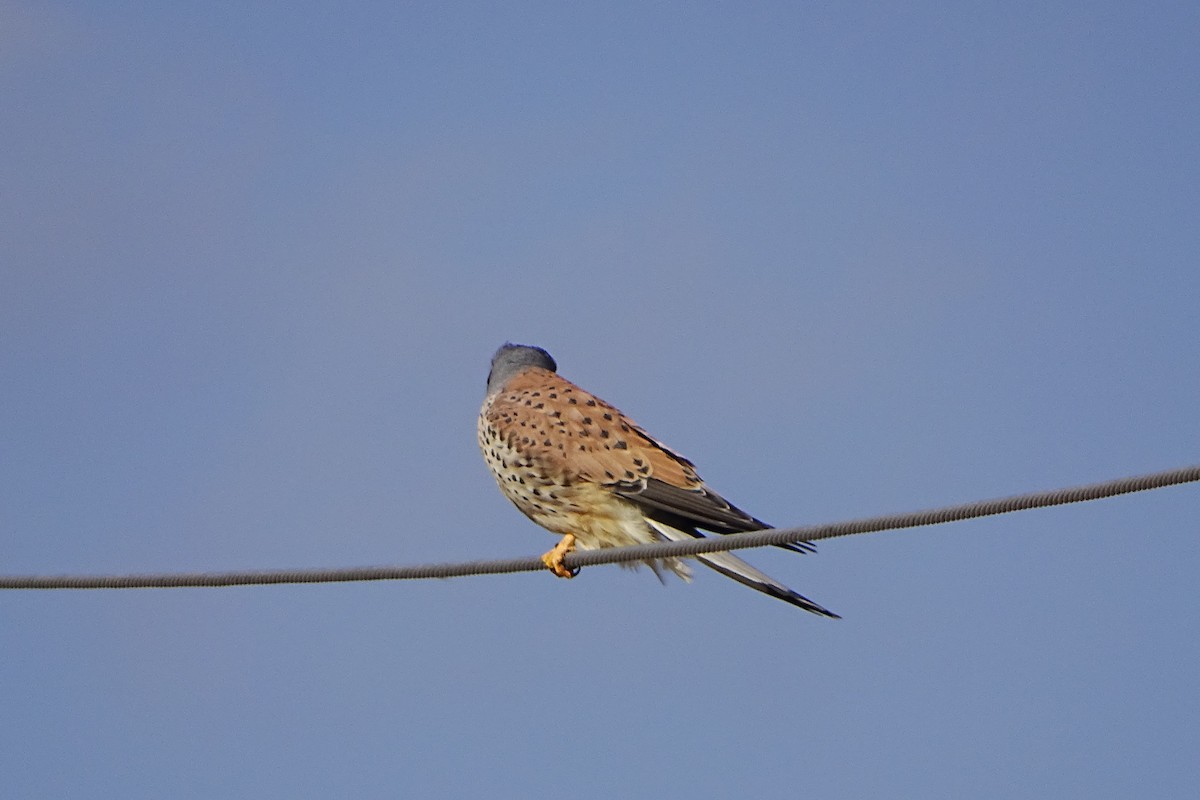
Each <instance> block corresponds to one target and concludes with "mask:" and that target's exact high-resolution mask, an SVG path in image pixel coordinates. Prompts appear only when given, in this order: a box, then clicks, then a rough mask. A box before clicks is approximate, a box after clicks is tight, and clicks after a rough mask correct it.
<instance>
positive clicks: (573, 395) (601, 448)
mask: <svg viewBox="0 0 1200 800" xmlns="http://www.w3.org/2000/svg"><path fill="white" fill-rule="evenodd" d="M557 369H558V366H557V364H556V363H555V361H554V359H553V358H552V357H551V356H550V354H549V353H547V352H546V351H545V350H542V349H541V348H538V347H528V346H525V345H512V344H506V345H504V346H503V347H501V348H500V349H499V350H498V351H497V352H496V354H495V356H494V357H493V358H492V370H491V373H490V374H489V375H488V385H487V396H486V398H485V400H484V403H483V408H482V409H481V410H480V413H479V425H478V433H479V447H480V449H481V450H482V451H483V457H484V460H485V461H486V462H487V465H488V468H489V469H490V470H491V472H492V474H493V476H495V478H496V482H497V484H499V486H500V489H501V491H502V492H503V493H504V495H505V496H506V497H508V499H509V500H511V501H512V502H513V504H514V505H516V507H517V508H518V509H520V511H521V512H522V513H524V514H525V515H526V516H527V517H529V518H530V519H531V520H533V521H534V522H536V523H537V524H538V525H541V526H542V527H543V528H546V529H548V530H550V531H552V532H554V533H558V534H561V535H562V536H563V537H564V539H563V542H561V543H560V544H559V546H558V547H556V548H555V549H554V550H552V551H550V553H547V554H546V556H545V557H543V560H545V561H546V563H547V565H548V566H550V568H551V569H553V570H554V571H555V573H556V574H559V575H562V576H564V577H566V576H568V575H569V573H567V572H566V571H565V570H564V569H563V568H562V557H563V555H565V553H566V552H568V551H569V550H570V549H571V547H572V546H576V545H577V546H578V547H580V548H581V549H585V550H591V549H596V548H601V547H621V546H625V545H632V544H646V543H650V542H657V541H663V540H681V539H687V538H692V537H700V536H703V534H702V533H700V530H707V531H713V532H716V533H736V532H739V531H752V530H761V529H764V528H768V527H770V526H769V525H767V524H766V523H764V522H762V521H761V520H758V519H755V518H754V517H752V516H750V515H749V514H747V513H746V512H744V511H742V510H741V509H739V508H737V507H736V506H734V505H733V504H731V503H729V502H728V501H727V500H725V499H724V498H723V497H721V496H720V495H719V494H717V493H716V492H714V491H713V490H711V489H709V488H708V487H707V486H706V485H705V484H704V481H703V480H701V478H700V476H699V475H698V474H697V472H696V468H695V465H694V464H692V462H690V461H688V460H687V459H686V458H684V457H683V456H681V455H680V454H678V453H676V452H675V451H673V450H671V449H669V448H667V447H666V446H665V445H663V444H662V443H661V442H659V441H658V440H656V439H655V438H654V437H652V436H651V435H650V434H649V433H647V432H646V431H645V430H643V429H642V428H641V427H639V426H638V425H637V424H636V423H634V422H633V421H632V420H630V419H629V418H628V417H626V416H625V415H624V414H622V413H621V412H620V411H619V410H618V409H617V408H615V407H614V406H611V405H609V404H608V403H606V402H604V401H603V400H601V399H600V398H598V397H595V396H594V395H592V394H590V393H588V392H587V391H585V390H583V389H581V388H580V387H578V386H576V385H575V384H573V383H571V382H570V381H568V380H566V379H565V378H563V377H561V376H559V375H558V374H557ZM784 547H785V548H786V549H789V550H795V551H800V552H803V551H811V550H813V549H814V548H813V547H812V545H810V544H808V543H805V542H801V543H797V544H794V545H784ZM697 560H699V561H701V562H702V563H703V564H705V565H706V566H709V567H711V568H713V569H714V570H716V571H718V572H720V573H721V574H723V575H726V576H727V577H730V578H733V579H734V580H736V581H739V582H740V583H743V584H745V585H747V586H750V587H751V588H754V589H757V590H759V591H761V592H764V593H766V594H769V595H771V596H773V597H778V598H779V599H781V600H784V601H786V602H789V603H792V604H793V605H796V606H799V607H800V608H803V609H805V610H807V611H812V612H813V613H816V614H824V615H825V616H830V617H836V616H837V615H836V614H834V613H832V612H830V611H828V610H827V609H824V608H822V607H821V606H819V605H817V604H816V603H813V602H812V601H811V600H809V599H807V598H805V597H803V596H801V595H799V594H797V593H796V592H794V591H792V590H791V589H789V588H787V587H786V586H784V585H783V584H780V583H778V582H777V581H775V580H774V579H772V578H770V577H768V576H767V575H764V574H763V573H761V572H759V571H758V570H756V569H755V568H754V567H752V566H750V565H749V564H747V563H746V562H745V561H742V560H741V559H739V558H737V557H735V556H733V555H732V554H730V553H708V554H704V555H701V556H697ZM647 564H648V565H649V566H650V567H651V568H652V569H653V570H654V571H655V573H657V574H660V576H661V572H662V570H664V569H665V570H668V571H670V572H673V573H675V574H676V575H678V576H679V577H681V578H683V579H685V580H688V579H690V576H691V572H690V570H689V569H688V567H687V564H686V563H684V561H683V560H681V559H674V558H672V559H665V560H662V561H654V562H647Z"/></svg>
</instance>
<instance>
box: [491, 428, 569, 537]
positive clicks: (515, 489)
mask: <svg viewBox="0 0 1200 800" xmlns="http://www.w3.org/2000/svg"><path fill="white" fill-rule="evenodd" d="M479 448H480V450H482V451H483V458H484V461H485V462H487V465H488V469H489V470H491V472H492V475H493V476H494V477H495V479H496V483H497V484H498V485H499V486H500V490H501V491H502V492H503V493H504V495H505V496H506V497H507V498H508V499H509V500H511V501H512V502H513V503H514V504H515V505H516V506H517V508H519V509H520V510H521V511H522V512H523V513H524V514H525V515H526V516H528V517H529V518H530V519H532V520H533V521H534V522H537V523H538V524H539V525H542V526H544V527H547V528H550V529H551V530H555V529H557V528H559V527H565V526H566V522H565V520H561V521H560V520H557V518H559V517H566V516H569V515H571V514H573V513H578V512H579V511H580V510H581V509H580V508H579V506H578V504H577V503H576V501H575V495H576V490H575V487H574V486H573V485H572V482H571V481H570V480H568V478H567V477H566V475H565V474H564V473H563V471H562V470H561V469H560V468H558V466H557V465H556V464H555V463H554V460H553V459H547V458H545V457H544V455H545V454H544V453H542V452H540V451H541V450H543V448H540V447H539V446H538V445H537V443H536V442H534V441H533V440H532V438H531V437H530V436H528V435H526V436H525V437H524V440H522V438H521V436H520V434H519V433H517V434H513V433H509V434H508V435H505V434H504V433H503V432H501V431H500V430H498V429H497V428H496V426H494V425H492V424H491V423H489V422H487V421H486V420H482V419H481V421H480V425H479Z"/></svg>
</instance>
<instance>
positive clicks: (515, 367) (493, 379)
mask: <svg viewBox="0 0 1200 800" xmlns="http://www.w3.org/2000/svg"><path fill="white" fill-rule="evenodd" d="M529 367H541V368H542V369H548V370H550V371H551V372H557V371H558V364H555V363H554V359H553V358H552V357H551V356H550V354H549V353H547V352H546V351H545V350H543V349H542V348H540V347H532V346H530V345H527V344H512V343H511V342H509V343H506V344H504V345H503V346H501V348H500V349H499V350H497V351H496V355H494V356H492V371H491V372H489V373H488V381H487V393H488V394H492V393H493V392H496V391H499V389H500V387H501V386H503V385H504V384H506V383H508V381H509V379H510V378H512V377H513V376H514V375H516V374H517V373H518V372H520V371H521V370H524V369H528V368H529Z"/></svg>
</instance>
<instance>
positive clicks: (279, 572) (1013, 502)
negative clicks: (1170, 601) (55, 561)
mask: <svg viewBox="0 0 1200 800" xmlns="http://www.w3.org/2000/svg"><path fill="white" fill-rule="evenodd" d="M1194 481H1200V465H1195V466H1190V467H1181V468H1179V469H1173V470H1166V471H1164V472H1155V473H1151V474H1148V475H1137V476H1133V477H1128V478H1117V479H1115V480H1111V481H1103V482H1101V483H1091V484H1087V485H1085V486H1076V487H1072V488H1067V489H1054V490H1051V491H1046V492H1031V493H1027V494H1018V495H1012V496H1011V497H1002V498H998V499H995V500H980V501H977V502H974V503H964V504H962V505H956V506H946V507H943V508H935V509H930V510H927V511H913V512H908V513H900V514H887V515H884V516H879V517H868V518H865V519H859V520H850V521H847V522H834V523H830V524H825V525H806V526H802V527H798V528H771V529H768V530H762V531H751V532H749V533H734V534H728V535H725V536H709V537H707V538H703V539H693V540H689V541H684V542H658V543H655V544H644V545H635V546H632V547H617V548H608V549H604V550H586V551H578V552H574V553H571V554H570V555H568V556H567V557H566V558H565V559H564V561H563V564H564V566H566V567H568V568H572V569H573V568H575V567H588V566H595V565H597V564H614V563H621V562H628V561H645V560H649V559H661V558H672V557H675V558H678V557H683V556H694V555H699V554H701V553H714V552H718V551H723V550H741V549H744V548H748V547H763V546H765V545H777V544H788V543H791V542H804V541H807V542H815V541H819V540H821V539H832V538H835V537H838V536H850V535H852V534H857V533H873V532H877V531H885V530H898V529H901V528H915V527H919V526H923V525H940V524H942V523H945V522H956V521H958V520H964V519H973V518H976V517H988V516H994V515H996V514H1008V513H1010V512H1013V511H1025V510H1028V509H1032V508H1046V507H1048V506H1058V505H1065V504H1067V503H1081V502H1084V501H1087V500H1099V499H1101V498H1105V497H1115V496H1117V495H1122V494H1129V493H1131V492H1143V491H1146V490H1148V489H1159V488H1162V487H1165V486H1175V485H1178V484H1181V483H1191V482H1194ZM544 569H546V566H545V564H543V563H542V560H541V558H539V557H538V556H527V557H524V558H509V559H499V560H493V561H465V562H459V563H452V564H424V565H415V566H374V567H341V568H333V569H274V570H245V571H235V572H172V573H144V574H128V575H0V589H144V588H169V587H182V586H246V585H252V584H255V585H257V584H269V583H332V582H340V581H385V580H421V579H426V578H456V577H461V576H465V575H499V574H506V573H510V572H534V571H537V570H544Z"/></svg>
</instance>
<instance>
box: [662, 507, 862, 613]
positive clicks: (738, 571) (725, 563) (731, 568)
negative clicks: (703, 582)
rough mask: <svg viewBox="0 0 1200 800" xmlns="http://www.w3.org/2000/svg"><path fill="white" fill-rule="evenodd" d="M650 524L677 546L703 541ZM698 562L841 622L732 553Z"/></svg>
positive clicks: (693, 533)
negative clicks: (678, 544) (681, 542)
mask: <svg viewBox="0 0 1200 800" xmlns="http://www.w3.org/2000/svg"><path fill="white" fill-rule="evenodd" d="M647 522H649V523H650V525H651V526H652V527H653V528H654V529H655V530H656V531H658V532H659V533H660V534H662V536H663V538H665V539H669V540H671V541H673V542H678V541H684V540H687V539H694V538H703V537H702V534H701V533H700V532H699V531H694V530H693V531H681V530H679V529H678V528H672V527H671V526H670V525H664V524H663V523H661V522H655V521H654V520H647ZM696 560H697V561H700V562H701V563H702V564H704V566H706V567H709V568H711V569H714V570H716V571H717V572H719V573H721V574H722V575H724V576H725V577H726V578H732V579H733V580H735V581H737V582H738V583H740V584H742V585H743V586H749V587H750V588H751V589H755V590H757V591H760V592H762V593H763V594H769V595H771V597H778V598H779V599H780V600H782V601H784V602H785V603H791V604H792V605H794V606H798V607H799V608H803V609H804V610H805V611H811V612H812V613H814V614H821V615H822V616H826V617H832V618H833V619H841V617H840V616H838V615H837V614H835V613H833V612H832V611H830V610H829V609H827V608H824V607H822V606H819V605H817V604H816V603H814V602H813V601H812V600H809V599H808V598H807V597H805V596H804V595H802V594H800V593H798V592H794V591H792V590H791V589H789V588H788V587H786V586H784V585H783V584H782V583H780V582H779V581H777V580H775V579H774V578H772V577H771V576H770V575H767V574H765V573H762V572H759V571H758V570H757V569H755V568H754V567H752V566H750V565H749V564H747V563H746V562H745V561H742V560H741V559H740V558H738V557H737V556H735V555H733V554H732V553H703V554H701V555H698V556H696Z"/></svg>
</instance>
